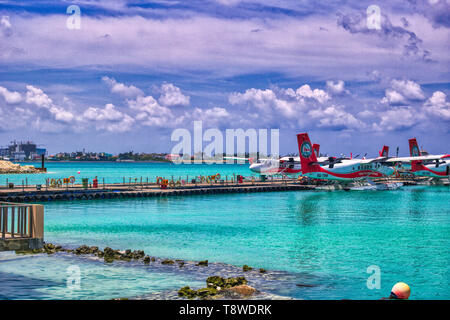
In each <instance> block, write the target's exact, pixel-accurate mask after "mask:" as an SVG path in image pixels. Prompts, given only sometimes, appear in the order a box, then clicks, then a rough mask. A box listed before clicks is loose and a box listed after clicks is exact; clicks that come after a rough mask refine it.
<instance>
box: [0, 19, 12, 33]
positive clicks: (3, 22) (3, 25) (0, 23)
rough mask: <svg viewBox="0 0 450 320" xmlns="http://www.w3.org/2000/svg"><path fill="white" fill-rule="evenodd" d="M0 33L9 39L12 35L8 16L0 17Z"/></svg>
mask: <svg viewBox="0 0 450 320" xmlns="http://www.w3.org/2000/svg"><path fill="white" fill-rule="evenodd" d="M0 32H1V33H2V34H3V35H4V36H5V37H9V36H11V35H12V26H11V22H10V20H9V16H1V17H0Z"/></svg>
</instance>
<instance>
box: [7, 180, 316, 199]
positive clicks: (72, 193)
mask: <svg viewBox="0 0 450 320" xmlns="http://www.w3.org/2000/svg"><path fill="white" fill-rule="evenodd" d="M312 189H314V186H308V185H302V184H299V183H293V182H288V181H277V182H253V183H252V182H244V183H240V184H229V185H225V184H206V183H205V184H196V185H195V184H187V185H184V186H179V187H174V188H170V187H169V188H167V189H161V188H160V186H158V185H156V184H153V185H132V186H129V185H125V186H124V185H122V184H116V185H108V186H104V187H103V186H99V188H96V189H93V188H88V189H83V188H82V186H74V187H70V188H48V190H40V191H38V190H36V188H34V190H33V188H32V187H29V188H25V189H23V190H20V191H19V190H17V191H14V190H0V201H5V202H19V203H23V202H46V201H62V200H93V199H114V198H142V197H162V196H163V197H164V196H186V195H201V194H220V193H250V192H270V191H292V190H312Z"/></svg>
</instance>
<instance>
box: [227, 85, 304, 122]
mask: <svg viewBox="0 0 450 320" xmlns="http://www.w3.org/2000/svg"><path fill="white" fill-rule="evenodd" d="M276 91H277V92H275V91H274V90H271V89H265V90H261V89H255V88H251V89H247V90H246V91H245V92H244V93H236V92H235V93H232V94H230V95H229V97H228V101H229V102H230V103H231V104H232V105H239V104H241V105H246V106H249V107H250V108H251V109H250V110H249V112H250V113H254V110H252V109H253V108H256V109H259V114H260V115H261V117H260V118H265V117H266V118H270V117H271V114H272V113H274V114H275V115H277V114H281V115H282V116H284V117H293V116H294V115H296V114H297V113H298V111H300V110H301V109H302V107H304V101H303V99H302V98H301V97H299V96H298V95H297V94H296V93H295V91H294V90H292V89H286V90H283V89H281V90H276Z"/></svg>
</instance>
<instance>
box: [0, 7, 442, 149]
mask: <svg viewBox="0 0 450 320" xmlns="http://www.w3.org/2000/svg"><path fill="white" fill-rule="evenodd" d="M72 4H75V5H78V6H79V7H80V10H81V20H80V21H81V29H79V30H71V29H69V28H67V27H66V21H67V19H68V18H69V16H70V15H69V14H66V9H67V7H68V6H70V5H72ZM373 4H375V5H377V6H379V8H380V28H379V29H369V28H368V27H367V18H368V17H367V13H366V10H367V8H368V6H370V5H373ZM449 27H450V2H449V1H448V0H403V1H298V0H295V1H290V0H286V1H281V0H266V1H257V0H211V1H200V0H191V1H181V0H173V1H172V0H156V1H144V0H142V1H137V0H136V1H126V0H119V1H103V0H83V1H50V0H45V1H8V0H0V145H6V144H7V143H8V142H9V141H11V140H12V139H32V140H34V141H35V142H37V143H38V144H42V145H43V146H45V147H47V149H48V150H49V151H50V153H55V152H58V151H72V150H76V149H78V150H79V149H82V148H85V149H87V150H91V151H106V152H112V153H117V152H123V151H129V150H134V151H138V152H151V151H155V152H164V151H167V152H168V151H170V149H171V148H172V146H173V145H174V143H173V142H171V141H170V135H171V132H172V131H173V130H174V129H176V128H186V129H189V130H192V128H193V121H196V120H202V121H203V122H204V127H205V128H207V127H215V128H219V129H221V130H225V129H227V128H244V129H247V128H255V129H259V128H268V129H270V128H279V129H280V135H281V137H280V151H281V153H290V152H298V149H297V145H296V139H295V134H296V133H298V132H304V131H308V132H310V136H311V138H312V139H313V141H314V142H318V143H320V144H321V146H322V150H323V151H326V152H328V153H330V154H340V153H349V152H353V153H355V154H357V153H362V154H364V153H366V152H367V153H369V154H370V155H376V152H377V151H378V150H379V149H380V148H381V146H382V145H383V144H387V145H390V146H391V148H392V150H394V149H395V148H396V147H397V146H399V147H400V152H401V154H405V153H407V150H408V149H407V139H408V138H411V137H417V138H418V140H419V143H420V144H421V145H423V146H424V147H425V148H426V149H428V150H429V151H431V152H439V153H441V152H449V151H450V143H449V141H450V102H449V97H448V95H449V92H450V74H449V71H450V61H449V54H448V52H449V49H450V48H449V45H450V41H449V40H450V33H449Z"/></svg>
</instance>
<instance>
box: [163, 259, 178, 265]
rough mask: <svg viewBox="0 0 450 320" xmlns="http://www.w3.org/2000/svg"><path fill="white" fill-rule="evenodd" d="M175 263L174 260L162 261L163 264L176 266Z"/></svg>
mask: <svg viewBox="0 0 450 320" xmlns="http://www.w3.org/2000/svg"><path fill="white" fill-rule="evenodd" d="M174 263H175V262H174V261H173V260H170V259H166V260H163V261H161V264H174Z"/></svg>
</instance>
